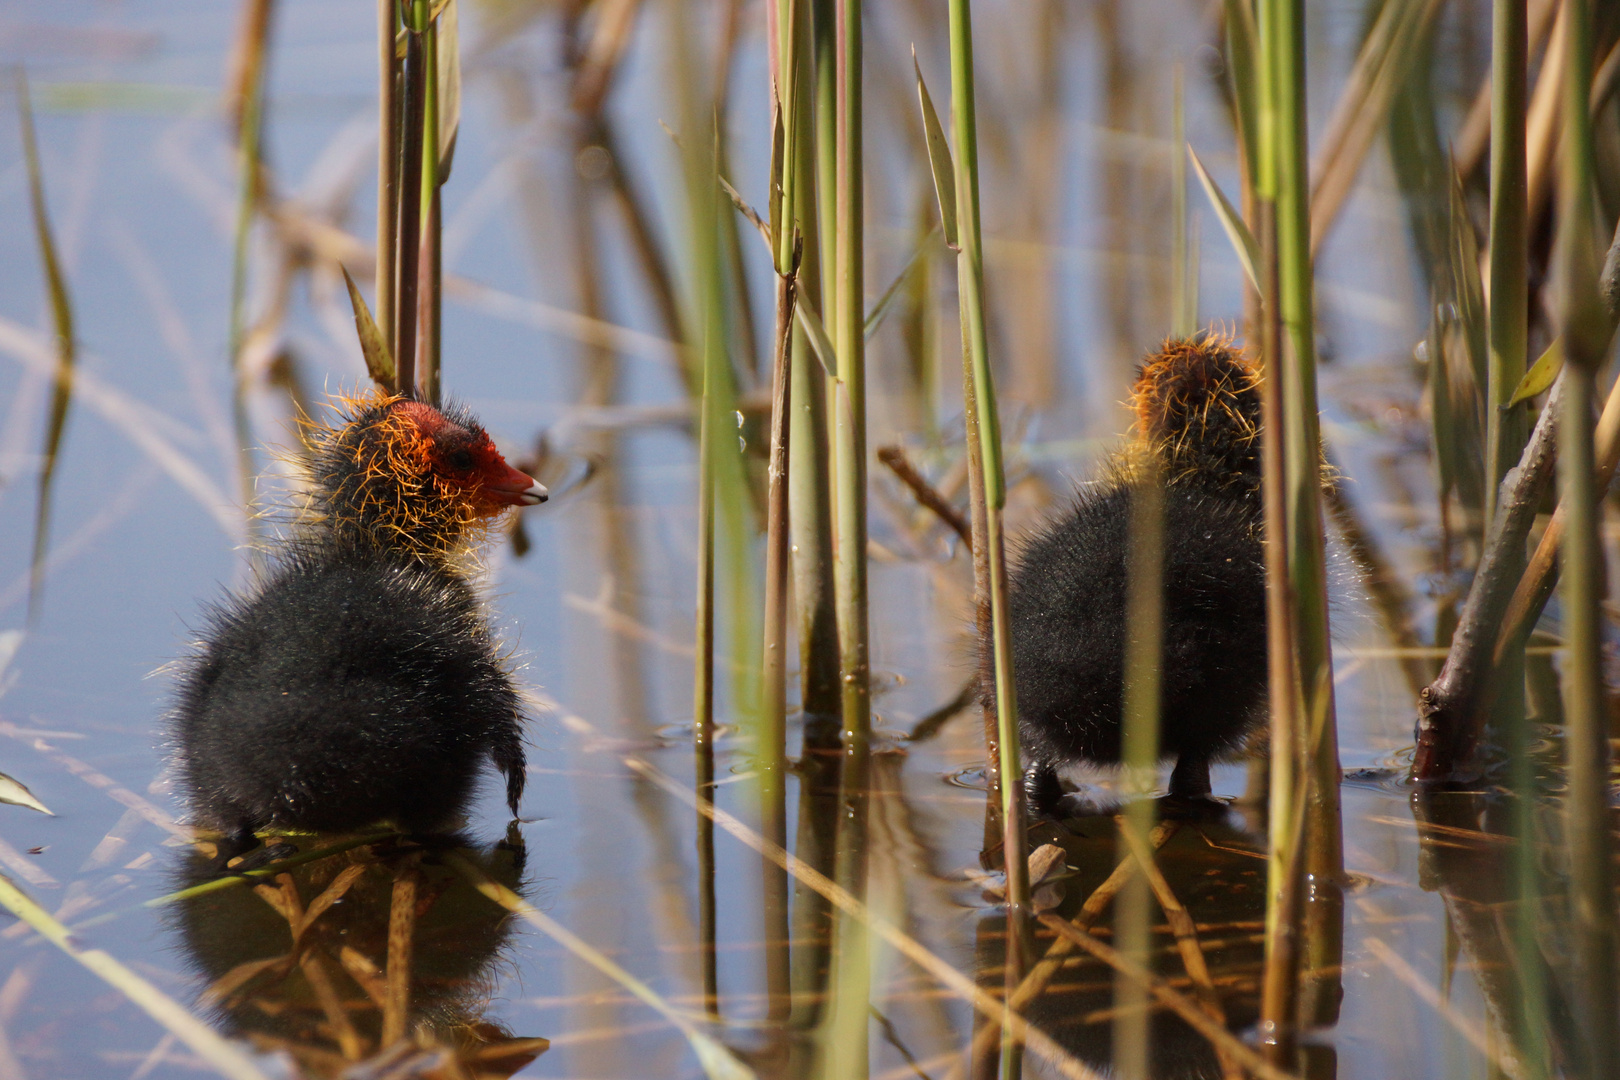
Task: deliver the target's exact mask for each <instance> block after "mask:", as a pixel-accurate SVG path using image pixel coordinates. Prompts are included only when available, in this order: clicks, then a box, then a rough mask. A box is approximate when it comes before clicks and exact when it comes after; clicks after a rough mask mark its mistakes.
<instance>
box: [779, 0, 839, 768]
mask: <svg viewBox="0 0 1620 1080" xmlns="http://www.w3.org/2000/svg"><path fill="white" fill-rule="evenodd" d="M793 6H794V7H795V9H796V11H797V18H798V20H799V23H800V28H799V35H798V38H797V40H798V41H799V42H800V43H801V44H800V47H799V48H798V50H797V54H796V57H795V61H796V66H797V67H798V69H799V74H798V76H797V81H798V86H799V90H798V92H796V93H795V95H794V100H793V111H794V112H795V113H796V114H798V116H797V120H796V121H795V122H794V123H793V125H792V127H791V131H792V141H791V142H790V143H789V144H788V146H787V147H785V148H784V153H785V154H787V155H790V156H791V158H792V161H791V163H790V164H788V165H786V166H785V167H784V173H791V174H792V176H793V178H794V179H793V213H792V215H791V217H792V220H794V221H796V222H797V225H798V229H799V235H800V239H801V240H802V242H803V249H802V255H801V257H800V262H799V273H798V281H797V288H798V290H799V292H800V294H801V295H803V296H806V297H808V298H809V300H810V302H811V303H812V304H814V305H815V307H816V309H817V310H818V311H823V312H824V311H827V310H828V306H827V304H826V302H825V300H826V298H827V297H830V296H831V295H832V290H831V289H830V288H829V287H827V285H826V280H827V279H826V276H825V275H826V273H827V259H826V258H825V253H824V250H823V248H822V244H823V243H824V242H825V241H826V240H827V238H828V237H829V230H828V229H827V228H826V227H825V226H827V225H828V224H829V223H830V221H831V219H830V218H824V217H823V215H822V213H821V209H822V208H821V203H820V198H821V193H822V192H823V191H824V190H830V188H831V185H830V183H826V182H824V178H823V176H822V175H821V174H820V171H819V170H820V165H821V162H822V158H821V157H820V156H819V152H820V151H821V150H822V149H824V147H821V146H820V142H819V140H820V138H821V136H822V135H823V134H824V132H823V129H822V127H821V125H820V123H819V121H820V120H821V116H820V114H819V112H818V111H817V109H816V106H817V105H818V104H819V101H820V96H821V92H822V87H821V83H820V81H819V80H820V74H821V65H820V56H821V54H822V53H823V52H829V51H830V45H831V43H830V42H829V41H825V40H823V37H822V35H821V34H818V33H816V32H815V26H816V23H815V21H814V20H815V19H817V18H819V17H820V14H819V12H820V9H822V8H827V7H830V4H829V3H827V2H826V0H800V2H798V3H796V4H794V5H793ZM812 80H817V81H812ZM826 82H827V83H828V85H829V87H830V84H831V80H830V78H829V79H827V80H826ZM829 160H830V159H829ZM826 179H828V180H830V170H829V173H828V177H827V178H826ZM831 382H832V380H830V379H828V378H827V377H826V375H825V373H824V371H823V370H822V367H821V363H820V361H818V360H817V359H816V357H815V354H814V352H813V350H812V349H811V346H810V342H809V339H808V338H807V337H806V335H805V332H804V329H803V327H801V326H800V325H799V324H798V321H797V320H795V322H794V327H793V389H792V401H793V408H792V423H791V431H790V434H789V442H790V444H791V445H790V446H789V448H788V489H789V495H788V500H789V503H790V507H789V510H790V512H789V518H790V521H791V527H792V530H793V592H794V596H795V597H796V599H797V603H798V630H799V688H800V689H799V696H800V707H801V708H802V709H803V711H804V714H805V717H806V720H807V723H806V726H805V732H804V735H805V746H806V748H807V749H809V748H817V749H823V750H825V749H830V748H833V747H835V746H836V739H835V738H834V737H833V734H834V732H835V731H836V730H837V727H836V725H829V724H828V723H826V718H828V717H833V716H836V715H837V714H838V713H839V712H840V710H841V709H842V690H841V689H840V681H839V670H838V667H839V665H838V616H837V603H836V599H835V591H836V587H835V585H834V582H833V554H832V552H833V547H832V490H831V484H830V478H829V475H828V467H829V465H830V463H831V461H832V457H831V450H830V446H829V440H828V432H827V390H828V387H829V385H830V384H831Z"/></svg>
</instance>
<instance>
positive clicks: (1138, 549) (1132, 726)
mask: <svg viewBox="0 0 1620 1080" xmlns="http://www.w3.org/2000/svg"><path fill="white" fill-rule="evenodd" d="M1177 145H1180V141H1179V140H1178V143H1177ZM1176 157H1177V158H1178V159H1180V160H1184V158H1183V155H1181V154H1177V155H1176ZM1129 536H1130V538H1131V542H1130V548H1129V550H1128V551H1127V553H1126V557H1125V582H1126V599H1125V627H1126V635H1127V636H1126V641H1125V698H1124V743H1123V747H1122V753H1121V761H1122V764H1124V766H1125V769H1126V777H1127V783H1128V785H1129V788H1130V789H1131V791H1130V795H1129V802H1127V803H1126V806H1125V812H1124V814H1123V815H1122V816H1121V819H1120V823H1119V827H1120V829H1121V831H1122V834H1126V833H1128V834H1130V835H1129V836H1124V835H1122V840H1125V841H1127V842H1131V843H1132V846H1134V847H1135V848H1136V849H1137V850H1139V851H1152V850H1153V848H1152V844H1151V841H1150V840H1149V836H1150V834H1151V833H1152V832H1153V825H1154V816H1155V815H1154V810H1155V807H1154V802H1153V798H1152V789H1153V786H1154V785H1153V777H1154V775H1155V773H1156V771H1157V766H1158V763H1159V723H1160V716H1159V712H1160V702H1161V698H1162V693H1163V690H1162V685H1163V682H1162V667H1163V653H1164V477H1163V475H1162V469H1161V467H1160V462H1159V457H1158V454H1157V448H1156V447H1155V448H1154V452H1153V453H1150V454H1148V455H1146V460H1145V461H1144V462H1143V463H1142V465H1141V473H1140V475H1139V476H1137V477H1136V480H1135V483H1134V485H1133V486H1132V488H1131V514H1130V531H1129ZM1130 837H1134V838H1135V840H1137V841H1140V843H1135V842H1133V841H1131V840H1130ZM1114 910H1115V916H1114V927H1115V932H1114V934H1115V941H1116V948H1118V949H1119V951H1120V952H1121V953H1122V954H1123V955H1125V956H1126V957H1127V958H1129V959H1130V960H1132V961H1134V962H1135V963H1136V964H1139V965H1141V966H1142V967H1149V968H1150V967H1152V942H1153V893H1152V889H1151V887H1150V885H1149V882H1148V879H1147V876H1146V875H1144V874H1136V875H1133V876H1132V877H1130V878H1129V879H1128V880H1127V881H1126V883H1125V886H1124V887H1123V888H1122V889H1121V890H1120V893H1119V899H1118V901H1117V902H1116V905H1115V909H1114ZM1151 1000H1152V999H1151V995H1150V994H1149V992H1148V988H1147V987H1146V986H1144V985H1143V984H1142V982H1141V981H1140V980H1139V979H1133V978H1130V977H1128V976H1126V975H1125V974H1124V973H1123V972H1119V971H1116V972H1115V974H1114V1009H1115V1018H1114V1042H1113V1046H1114V1069H1115V1071H1116V1072H1117V1073H1118V1074H1119V1075H1120V1076H1121V1077H1125V1078H1128V1080H1147V1077H1148V1076H1149V1071H1148V1070H1149V1045H1148V1039H1149V1031H1148V1021H1149V1018H1150V1016H1151V1012H1150V1006H1151Z"/></svg>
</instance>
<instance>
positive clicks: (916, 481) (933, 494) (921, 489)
mask: <svg viewBox="0 0 1620 1080" xmlns="http://www.w3.org/2000/svg"><path fill="white" fill-rule="evenodd" d="M877 458H878V460H879V461H881V462H883V464H885V465H887V466H888V467H889V471H890V472H892V473H894V475H895V476H896V477H898V478H899V480H900V482H901V483H903V484H905V485H906V487H908V488H910V489H911V493H912V494H913V495H915V496H916V497H917V501H918V502H919V503H921V504H922V505H923V506H926V507H927V508H928V509H930V510H932V511H933V512H934V513H935V514H938V515H939V519H940V520H941V521H943V522H944V523H945V524H947V525H949V526H950V527H951V531H952V532H954V533H956V535H957V536H960V537H961V538H962V543H964V544H966V545H967V546H968V550H969V551H971V550H972V549H973V529H972V527H971V526H970V525H969V524H968V520H967V518H965V517H963V516H962V512H961V511H960V510H958V509H957V508H956V507H954V506H952V505H951V504H950V502H949V500H947V499H946V498H945V496H943V495H941V494H940V493H939V492H938V491H937V490H936V489H935V488H934V485H933V484H930V483H929V482H928V480H927V478H926V477H924V476H923V475H922V473H920V472H918V471H917V470H916V468H915V467H913V466H912V464H911V461H910V460H909V459H908V458H907V457H906V452H905V450H904V448H902V447H900V446H898V445H890V446H880V447H878V452H877Z"/></svg>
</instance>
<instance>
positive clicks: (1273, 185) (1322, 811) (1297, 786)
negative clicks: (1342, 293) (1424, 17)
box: [1256, 0, 1344, 1038]
mask: <svg viewBox="0 0 1620 1080" xmlns="http://www.w3.org/2000/svg"><path fill="white" fill-rule="evenodd" d="M1259 30H1260V63H1259V65H1258V68H1259V76H1260V95H1259V97H1260V101H1259V129H1260V153H1259V164H1260V168H1259V174H1260V175H1259V177H1258V183H1257V185H1256V194H1257V196H1258V199H1259V202H1260V204H1261V205H1260V215H1261V219H1262V232H1263V233H1264V234H1266V235H1265V239H1264V249H1265V250H1264V260H1265V262H1266V263H1267V268H1266V272H1265V274H1264V278H1265V279H1266V282H1267V284H1268V285H1269V288H1268V289H1267V294H1266V296H1265V303H1266V304H1267V306H1268V310H1267V313H1266V316H1267V321H1268V323H1270V325H1271V326H1272V327H1273V328H1274V330H1273V332H1272V333H1269V334H1268V335H1267V337H1268V338H1272V339H1274V340H1271V341H1269V342H1268V345H1269V346H1270V351H1269V352H1268V353H1267V355H1266V357H1265V361H1266V369H1267V380H1268V383H1270V384H1271V385H1270V386H1268V393H1269V394H1270V395H1271V396H1272V397H1273V398H1274V399H1275V401H1274V403H1273V405H1272V407H1271V408H1270V409H1269V410H1268V413H1267V421H1268V424H1271V425H1272V426H1268V427H1267V429H1266V453H1267V455H1268V461H1269V462H1270V463H1271V464H1270V466H1269V467H1270V468H1272V469H1276V468H1277V467H1278V466H1279V465H1280V472H1281V475H1280V477H1279V476H1277V475H1276V474H1275V473H1273V474H1272V475H1271V477H1270V479H1271V483H1269V484H1268V485H1267V496H1268V497H1267V503H1266V514H1267V519H1268V526H1267V527H1268V530H1272V531H1270V532H1268V538H1269V539H1273V540H1275V539H1280V540H1281V547H1282V549H1283V554H1284V556H1285V560H1286V571H1287V586H1286V587H1287V592H1286V594H1285V595H1284V596H1283V597H1276V596H1273V600H1274V601H1275V600H1279V599H1280V600H1282V601H1283V602H1284V603H1285V604H1286V607H1287V608H1288V611H1287V616H1286V617H1287V621H1288V625H1287V627H1286V630H1287V631H1288V634H1289V638H1290V639H1291V640H1287V641H1284V640H1283V639H1282V638H1281V637H1279V636H1278V635H1276V634H1273V636H1272V638H1271V644H1272V648H1273V651H1274V654H1273V660H1272V667H1271V671H1272V675H1273V680H1274V681H1273V694H1274V695H1281V698H1282V700H1283V701H1284V702H1285V703H1286V704H1289V705H1291V706H1292V707H1290V708H1289V709H1288V712H1287V713H1281V712H1278V711H1277V704H1278V697H1277V696H1274V698H1273V709H1274V711H1273V720H1274V723H1275V724H1276V725H1277V726H1276V729H1275V730H1274V731H1273V747H1274V748H1273V755H1272V769H1273V773H1272V778H1271V793H1272V813H1271V820H1270V827H1271V850H1270V886H1269V893H1268V897H1269V907H1268V916H1267V927H1268V935H1269V937H1270V941H1269V943H1268V944H1269V946H1270V948H1271V951H1272V952H1273V953H1274V954H1275V955H1276V956H1278V957H1280V956H1282V955H1284V954H1286V952H1287V951H1288V950H1287V948H1286V947H1285V946H1284V944H1283V942H1284V939H1285V938H1286V937H1287V936H1289V935H1290V934H1291V928H1290V927H1289V926H1288V925H1287V923H1288V922H1289V921H1290V920H1289V919H1285V918H1283V917H1282V916H1284V915H1285V914H1288V913H1289V912H1288V911H1287V909H1289V908H1294V907H1295V905H1294V904H1292V903H1289V902H1288V899H1289V898H1288V896H1287V895H1285V894H1287V893H1290V892H1293V891H1294V890H1297V889H1299V888H1301V887H1302V882H1301V878H1300V875H1301V874H1303V875H1306V879H1307V880H1310V881H1311V882H1313V884H1314V888H1313V891H1312V894H1311V897H1310V903H1309V904H1308V905H1304V906H1303V916H1304V920H1305V924H1304V925H1303V926H1302V927H1301V928H1300V929H1301V932H1302V933H1303V935H1304V936H1303V938H1302V940H1301V942H1300V944H1301V946H1302V949H1301V958H1302V960H1303V963H1304V966H1305V969H1306V971H1308V972H1312V973H1316V974H1315V976H1314V977H1313V978H1312V979H1311V981H1310V982H1308V983H1307V984H1306V989H1307V990H1308V991H1310V993H1309V996H1308V997H1307V998H1306V999H1305V1000H1304V1001H1303V1002H1302V1003H1301V1010H1300V1011H1301V1012H1303V1013H1305V1014H1307V1015H1308V1016H1309V1018H1310V1019H1311V1020H1312V1021H1315V1022H1327V1021H1328V1020H1330V1019H1331V1018H1332V1016H1333V1015H1334V1014H1335V1013H1336V1010H1337V999H1338V992H1337V991H1338V983H1337V975H1336V974H1335V973H1336V972H1337V970H1338V966H1339V963H1340V958H1341V956H1342V952H1343V922H1342V919H1343V906H1342V898H1341V897H1340V896H1339V894H1338V892H1337V890H1338V887H1339V882H1340V881H1341V879H1342V876H1343V861H1344V859H1343V849H1342V840H1341V831H1340V830H1341V822H1340V812H1339V781H1340V770H1339V757H1338V737H1337V732H1336V724H1335V718H1334V701H1333V672H1332V654H1331V646H1330V644H1329V637H1328V612H1327V582H1326V565H1325V557H1324V536H1323V522H1322V510H1321V503H1320V496H1321V449H1320V446H1321V435H1320V431H1319V421H1318V417H1317V402H1316V348H1315V319H1314V313H1313V310H1312V306H1313V297H1312V282H1311V252H1310V243H1311V228H1310V200H1309V192H1310V177H1309V174H1308V169H1307V161H1308V155H1307V146H1306V136H1305V33H1304V30H1305V27H1304V4H1303V0H1263V2H1262V3H1261V5H1260V19H1259ZM1278 413H1280V416H1279V415H1278ZM1276 422H1280V424H1281V428H1280V429H1279V428H1278V427H1277V426H1275V423H1276ZM1279 481H1280V483H1279ZM1279 488H1280V490H1279ZM1278 519H1280V520H1278ZM1270 557H1271V559H1273V560H1275V557H1276V553H1275V552H1273V553H1272V554H1271V556H1270ZM1271 565H1272V568H1273V569H1277V567H1276V566H1275V562H1273V563H1272V564H1271ZM1280 584H1281V583H1280V582H1279V580H1278V579H1277V578H1276V577H1275V576H1273V577H1272V578H1271V590H1272V592H1273V593H1275V592H1276V591H1277V590H1278V587H1279V585H1280ZM1269 611H1270V612H1271V613H1272V614H1274V615H1275V614H1277V613H1278V612H1277V604H1276V603H1273V604H1272V605H1271V607H1270V608H1269ZM1284 645H1286V646H1287V647H1288V650H1289V653H1290V655H1291V657H1292V661H1291V662H1289V663H1286V664H1285V663H1284V662H1283V661H1282V660H1281V659H1280V658H1279V657H1277V656H1276V655H1275V650H1277V649H1279V648H1282V647H1283V646H1284ZM1279 679H1281V680H1286V681H1290V682H1293V684H1294V689H1293V691H1292V694H1297V697H1295V699H1294V701H1292V702H1291V703H1289V702H1287V698H1288V697H1289V696H1292V695H1291V694H1290V692H1289V691H1288V690H1287V689H1286V688H1285V687H1283V686H1281V685H1278V681H1277V680H1279ZM1288 756H1291V757H1292V768H1294V769H1298V770H1299V773H1300V774H1301V775H1302V776H1303V780H1300V779H1296V777H1295V776H1292V775H1290V762H1289V760H1287V758H1288ZM1297 814H1303V815H1305V820H1304V822H1303V824H1301V823H1299V822H1296V820H1295V815H1297ZM1295 835H1298V836H1300V837H1301V841H1302V843H1303V844H1304V849H1303V851H1301V852H1299V853H1298V854H1297V855H1296V853H1295V852H1294V851H1292V850H1290V846H1291V843H1292V841H1291V837H1293V836H1295ZM1301 899H1304V898H1303V897H1301ZM1294 978H1296V975H1295V973H1294V972H1293V971H1290V970H1286V969H1285V967H1284V965H1283V964H1281V963H1280V961H1278V960H1273V961H1272V962H1271V963H1270V965H1269V966H1268V968H1267V979H1268V992H1267V994H1266V1004H1267V1007H1268V1008H1270V1007H1276V1006H1278V1005H1279V1004H1280V1003H1281V1002H1282V1001H1283V1000H1284V996H1283V995H1281V994H1279V993H1275V992H1274V991H1275V990H1276V987H1275V986H1273V985H1272V983H1273V982H1274V981H1275V980H1279V979H1281V980H1290V981H1291V980H1293V979H1294ZM1295 1021H1296V1017H1295V1016H1293V1015H1281V1014H1278V1013H1275V1012H1269V1011H1268V1012H1267V1013H1266V1014H1265V1015H1264V1023H1265V1024H1267V1025H1269V1026H1270V1029H1271V1031H1272V1032H1273V1033H1274V1034H1275V1033H1279V1032H1281V1031H1282V1030H1283V1029H1286V1028H1290V1027H1291V1026H1292V1025H1293V1024H1294V1023H1295ZM1278 1037H1279V1038H1281V1037H1282V1036H1280V1035H1279V1036H1278Z"/></svg>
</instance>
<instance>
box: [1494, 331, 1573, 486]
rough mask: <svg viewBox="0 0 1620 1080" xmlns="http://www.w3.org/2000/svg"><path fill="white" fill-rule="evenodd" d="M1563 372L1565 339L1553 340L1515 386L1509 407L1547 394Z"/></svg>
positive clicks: (1509, 400) (1509, 399) (1508, 402)
mask: <svg viewBox="0 0 1620 1080" xmlns="http://www.w3.org/2000/svg"><path fill="white" fill-rule="evenodd" d="M1563 370H1564V339H1563V338H1553V340H1552V344H1551V345H1548V346H1547V348H1546V350H1545V351H1544V352H1542V354H1541V355H1540V356H1538V357H1537V358H1536V362H1535V363H1534V364H1531V365H1530V370H1529V371H1526V372H1525V373H1524V377H1523V378H1521V379H1520V380H1519V382H1518V384H1517V385H1516V386H1514V388H1513V396H1512V397H1510V398H1508V400H1507V404H1508V406H1509V407H1510V408H1511V407H1512V406H1515V405H1521V404H1523V403H1524V402H1526V401H1529V400H1530V399H1531V398H1533V397H1537V396H1539V395H1541V394H1544V393H1546V392H1547V390H1548V389H1549V388H1551V386H1552V384H1553V380H1554V379H1556V378H1558V373H1559V372H1560V371H1563ZM1521 449H1522V447H1521ZM1514 460H1515V461H1517V460H1518V458H1517V457H1515V458H1514Z"/></svg>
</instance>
